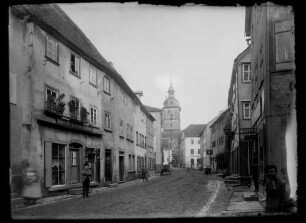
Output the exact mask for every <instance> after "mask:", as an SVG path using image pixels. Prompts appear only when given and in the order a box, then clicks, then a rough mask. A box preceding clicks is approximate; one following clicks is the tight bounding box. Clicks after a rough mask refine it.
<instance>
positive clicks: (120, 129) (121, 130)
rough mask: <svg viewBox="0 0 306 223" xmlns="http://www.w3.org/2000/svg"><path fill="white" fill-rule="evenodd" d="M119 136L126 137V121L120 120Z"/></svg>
mask: <svg viewBox="0 0 306 223" xmlns="http://www.w3.org/2000/svg"><path fill="white" fill-rule="evenodd" d="M119 136H121V137H124V122H123V121H122V120H120V125H119Z"/></svg>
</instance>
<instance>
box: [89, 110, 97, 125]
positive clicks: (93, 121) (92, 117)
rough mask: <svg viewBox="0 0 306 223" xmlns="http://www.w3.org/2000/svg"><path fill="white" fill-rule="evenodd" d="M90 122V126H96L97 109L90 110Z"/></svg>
mask: <svg viewBox="0 0 306 223" xmlns="http://www.w3.org/2000/svg"><path fill="white" fill-rule="evenodd" d="M90 122H91V124H92V125H97V109H96V108H93V107H91V108H90Z"/></svg>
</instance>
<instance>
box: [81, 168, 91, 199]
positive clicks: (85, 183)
mask: <svg viewBox="0 0 306 223" xmlns="http://www.w3.org/2000/svg"><path fill="white" fill-rule="evenodd" d="M82 175H83V197H88V194H89V184H90V177H91V171H90V169H89V164H88V162H85V164H84V169H83V173H82Z"/></svg>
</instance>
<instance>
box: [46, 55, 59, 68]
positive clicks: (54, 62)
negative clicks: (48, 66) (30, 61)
mask: <svg viewBox="0 0 306 223" xmlns="http://www.w3.org/2000/svg"><path fill="white" fill-rule="evenodd" d="M45 59H46V61H48V62H51V63H53V64H54V65H56V66H59V63H58V62H56V61H54V60H52V59H51V58H49V57H48V56H45Z"/></svg>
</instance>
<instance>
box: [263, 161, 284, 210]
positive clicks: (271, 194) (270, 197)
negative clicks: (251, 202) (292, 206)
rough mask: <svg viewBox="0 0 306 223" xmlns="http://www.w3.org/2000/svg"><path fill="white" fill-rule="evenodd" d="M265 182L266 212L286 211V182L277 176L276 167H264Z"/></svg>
mask: <svg viewBox="0 0 306 223" xmlns="http://www.w3.org/2000/svg"><path fill="white" fill-rule="evenodd" d="M265 173H266V176H267V183H266V193H267V196H266V208H265V209H266V212H269V213H276V212H286V211H287V209H288V207H287V206H288V200H289V193H288V185H287V182H285V181H284V180H281V179H279V178H278V177H277V175H276V174H277V167H276V166H275V165H268V166H267V167H266V168H265Z"/></svg>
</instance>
